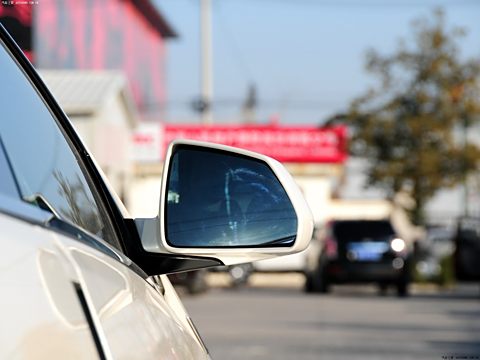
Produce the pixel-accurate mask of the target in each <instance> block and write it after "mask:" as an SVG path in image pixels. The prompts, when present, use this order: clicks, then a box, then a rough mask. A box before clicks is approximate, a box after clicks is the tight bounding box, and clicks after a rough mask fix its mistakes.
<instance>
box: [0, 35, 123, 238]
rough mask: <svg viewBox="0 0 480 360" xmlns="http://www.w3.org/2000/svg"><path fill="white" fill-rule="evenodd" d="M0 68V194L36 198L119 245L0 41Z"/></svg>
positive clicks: (74, 157) (69, 149)
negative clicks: (13, 184) (14, 183)
mask: <svg viewBox="0 0 480 360" xmlns="http://www.w3.org/2000/svg"><path fill="white" fill-rule="evenodd" d="M0 69H1V79H2V81H0V109H1V117H0V145H1V152H2V155H1V156H0V166H1V168H0V183H2V186H1V187H0V188H1V190H2V193H4V194H5V193H6V194H7V195H9V196H14V197H17V198H18V197H19V196H20V197H21V198H22V199H23V200H25V201H28V202H30V203H32V204H34V205H36V204H37V202H38V201H39V199H41V200H42V201H43V202H44V203H47V204H48V206H49V207H50V208H51V210H52V212H55V213H56V214H57V215H58V216H59V217H61V218H63V219H65V220H68V221H70V222H72V223H74V224H76V225H78V226H80V227H81V228H83V229H85V230H87V231H88V232H90V233H92V234H94V235H97V236H99V237H101V238H103V239H104V240H106V241H108V242H109V243H110V244H112V245H114V246H116V247H119V243H118V241H116V237H115V235H114V232H113V228H112V226H111V224H110V222H109V218H108V216H107V215H106V212H105V211H104V210H103V208H102V206H101V205H100V201H98V196H96V193H95V191H94V190H93V186H90V184H91V181H89V180H88V178H87V177H86V175H85V174H84V172H83V171H82V168H81V165H80V159H79V155H78V154H77V152H76V151H75V150H74V149H73V146H71V144H70V143H69V142H68V141H67V139H66V137H65V136H64V134H63V133H62V130H61V129H60V127H59V126H58V124H57V122H56V120H55V119H54V117H53V116H52V114H51V113H50V111H49V109H48V108H47V106H46V105H45V103H44V102H43V101H42V99H41V98H40V96H39V95H38V93H37V92H36V91H35V89H34V88H33V86H32V85H31V84H30V82H29V81H28V79H27V78H26V76H25V75H24V74H23V72H22V71H21V69H20V68H19V66H18V65H17V64H16V63H15V61H14V60H13V59H12V57H11V56H10V54H9V53H8V52H7V50H6V49H5V48H4V47H3V44H2V43H0ZM12 178H13V179H15V182H16V186H12ZM6 184H10V185H9V186H7V185H6Z"/></svg>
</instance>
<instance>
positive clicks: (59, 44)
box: [0, 0, 176, 114]
mask: <svg viewBox="0 0 480 360" xmlns="http://www.w3.org/2000/svg"><path fill="white" fill-rule="evenodd" d="M9 3H10V2H5V3H3V2H2V4H3V5H0V22H2V23H3V24H4V25H5V26H6V27H7V29H8V30H9V31H10V32H11V33H12V35H13V37H14V38H15V39H17V42H19V43H20V46H21V47H22V48H23V49H24V50H25V51H26V53H27V54H28V56H29V57H30V59H31V60H32V61H33V62H34V64H35V66H36V67H38V68H44V69H94V70H104V69H116V70H122V71H124V72H125V74H126V76H127V78H128V81H129V83H130V87H131V90H132V93H133V97H134V100H135V102H136V104H137V106H138V108H139V109H140V111H141V112H142V113H144V114H151V113H154V114H159V113H161V111H162V110H163V108H164V102H165V86H166V81H165V57H166V54H165V41H166V40H167V39H169V38H174V37H176V34H175V32H174V30H173V29H172V27H171V26H170V25H169V24H168V22H167V21H166V19H165V18H164V17H163V16H162V15H161V13H160V12H159V10H158V9H157V8H156V7H155V6H154V5H153V4H152V1H151V0H100V1H98V0H41V1H33V3H34V4H33V5H20V4H15V1H12V2H11V3H12V4H9Z"/></svg>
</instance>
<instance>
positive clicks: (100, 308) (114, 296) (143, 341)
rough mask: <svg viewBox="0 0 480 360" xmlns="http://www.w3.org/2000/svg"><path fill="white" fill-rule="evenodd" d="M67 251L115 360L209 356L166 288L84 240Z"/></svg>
mask: <svg viewBox="0 0 480 360" xmlns="http://www.w3.org/2000/svg"><path fill="white" fill-rule="evenodd" d="M68 251H69V253H70V254H71V255H72V259H73V261H74V262H75V264H76V266H78V269H79V273H80V276H81V279H82V282H81V283H82V286H83V287H84V289H85V291H86V294H87V296H88V298H89V299H88V300H89V301H90V303H91V305H92V307H93V308H94V311H95V315H96V317H97V318H98V325H99V327H100V329H101V330H100V331H101V332H102V334H101V335H102V336H104V337H105V340H106V343H105V344H106V347H107V348H106V352H107V354H110V355H112V356H113V358H115V359H154V358H155V359H157V358H160V359H172V360H173V359H205V358H206V352H205V349H204V347H203V346H202V344H201V343H200V342H199V339H197V338H196V336H195V333H194V332H192V331H191V329H189V328H188V324H187V323H185V320H186V319H182V318H181V316H182V315H181V312H180V313H175V312H174V311H173V310H172V309H171V307H170V305H169V304H168V302H167V300H166V299H165V298H164V295H163V294H162V292H163V291H164V289H162V287H161V286H155V285H154V283H153V282H147V281H146V280H145V279H144V278H143V277H142V276H140V274H138V273H136V272H135V271H133V270H132V269H130V268H129V267H128V266H125V265H124V264H122V262H121V261H119V260H118V259H115V258H113V257H111V256H110V255H107V254H102V253H99V252H98V251H96V250H95V249H93V248H91V247H88V246H84V245H82V244H81V243H77V242H71V243H70V244H68ZM172 290H173V289H169V291H172ZM179 315H180V316H179ZM185 316H186V313H185Z"/></svg>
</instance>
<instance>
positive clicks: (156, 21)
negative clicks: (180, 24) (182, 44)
mask: <svg viewBox="0 0 480 360" xmlns="http://www.w3.org/2000/svg"><path fill="white" fill-rule="evenodd" d="M132 2H133V4H134V5H135V7H136V8H137V9H138V11H140V13H141V14H142V15H143V16H144V17H145V19H147V21H148V22H149V23H150V25H152V26H153V27H154V28H155V29H156V30H157V31H158V32H159V33H160V35H162V36H163V37H164V38H176V37H177V36H178V35H177V33H176V32H175V30H174V29H173V28H172V26H171V25H170V24H169V23H168V22H167V20H166V19H165V18H164V17H163V15H162V14H161V13H160V11H159V10H158V8H157V7H156V6H155V5H154V4H153V3H152V1H151V0H132Z"/></svg>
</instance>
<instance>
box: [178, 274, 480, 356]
mask: <svg viewBox="0 0 480 360" xmlns="http://www.w3.org/2000/svg"><path fill="white" fill-rule="evenodd" d="M300 287H301V286H299V285H298V284H294V283H293V284H292V283H288V282H287V285H285V283H282V282H279V283H278V286H275V285H274V286H262V285H260V286H259V285H256V286H253V287H248V288H243V289H241V290H233V289H227V288H216V289H213V290H211V291H210V292H208V293H206V294H203V295H199V296H192V297H184V303H185V305H186V307H187V309H188V310H189V312H190V315H191V316H192V318H193V319H194V321H195V323H196V325H197V327H198V328H199V330H200V332H201V334H202V336H203V338H204V340H205V342H206V344H207V346H208V348H209V349H210V353H211V355H212V358H213V359H217V360H236V359H242V360H245V359H275V360H283V359H296V360H307V359H308V360H310V359H369V360H372V359H445V358H448V359H450V357H448V356H454V357H453V358H452V359H454V358H457V359H462V358H463V359H467V358H469V359H477V360H479V359H480V298H479V296H478V295H479V288H478V286H460V287H459V288H457V289H456V290H455V291H449V292H440V293H438V292H437V291H432V290H431V289H421V288H420V289H417V290H416V291H415V294H414V295H413V296H411V297H410V298H407V299H400V298H397V297H395V296H394V295H393V294H392V295H387V296H385V297H380V296H378V295H377V293H376V290H375V289H374V288H369V287H351V286H350V287H335V288H334V291H333V293H332V294H330V295H326V296H319V295H306V294H303V293H302V292H301V290H300Z"/></svg>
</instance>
